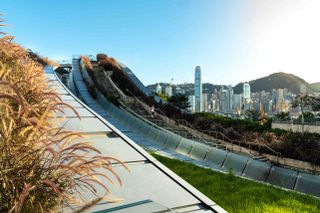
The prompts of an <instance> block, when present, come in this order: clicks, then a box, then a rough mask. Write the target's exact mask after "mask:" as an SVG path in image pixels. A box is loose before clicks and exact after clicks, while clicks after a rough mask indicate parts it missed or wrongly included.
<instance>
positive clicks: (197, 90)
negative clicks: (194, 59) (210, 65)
mask: <svg viewBox="0 0 320 213" xmlns="http://www.w3.org/2000/svg"><path fill="white" fill-rule="evenodd" d="M194 96H195V102H196V103H195V111H196V112H202V111H203V103H202V80H201V68H200V66H196V71H195V73H194Z"/></svg>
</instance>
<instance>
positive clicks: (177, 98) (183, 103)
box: [168, 94, 190, 109]
mask: <svg viewBox="0 0 320 213" xmlns="http://www.w3.org/2000/svg"><path fill="white" fill-rule="evenodd" d="M168 102H170V103H172V104H173V105H175V106H177V107H179V108H181V109H187V108H189V107H190V104H189V101H188V97H187V96H186V95H184V94H177V95H173V96H171V97H170V98H169V99H168Z"/></svg>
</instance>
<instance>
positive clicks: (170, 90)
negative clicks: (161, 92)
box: [165, 84, 172, 98]
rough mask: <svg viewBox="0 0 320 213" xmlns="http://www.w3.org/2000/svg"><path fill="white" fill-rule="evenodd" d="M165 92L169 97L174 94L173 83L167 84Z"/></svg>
mask: <svg viewBox="0 0 320 213" xmlns="http://www.w3.org/2000/svg"><path fill="white" fill-rule="evenodd" d="M165 92H166V96H167V97H168V98H170V97H171V96H172V86H171V84H169V85H168V86H166V89H165Z"/></svg>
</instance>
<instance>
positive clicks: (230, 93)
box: [226, 85, 233, 113]
mask: <svg viewBox="0 0 320 213" xmlns="http://www.w3.org/2000/svg"><path fill="white" fill-rule="evenodd" d="M232 96H233V88H232V86H231V85H230V86H228V89H227V100H226V101H227V109H226V111H227V112H229V113H230V112H232V105H233V103H232Z"/></svg>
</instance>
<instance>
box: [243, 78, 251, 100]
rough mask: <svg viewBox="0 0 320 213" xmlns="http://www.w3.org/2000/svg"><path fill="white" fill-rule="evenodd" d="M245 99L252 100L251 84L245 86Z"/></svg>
mask: <svg viewBox="0 0 320 213" xmlns="http://www.w3.org/2000/svg"><path fill="white" fill-rule="evenodd" d="M243 98H245V99H250V98H251V89H250V84H249V83H248V82H245V83H244V84H243Z"/></svg>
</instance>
